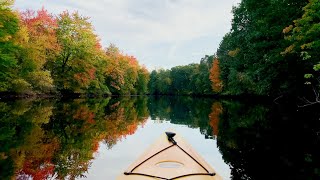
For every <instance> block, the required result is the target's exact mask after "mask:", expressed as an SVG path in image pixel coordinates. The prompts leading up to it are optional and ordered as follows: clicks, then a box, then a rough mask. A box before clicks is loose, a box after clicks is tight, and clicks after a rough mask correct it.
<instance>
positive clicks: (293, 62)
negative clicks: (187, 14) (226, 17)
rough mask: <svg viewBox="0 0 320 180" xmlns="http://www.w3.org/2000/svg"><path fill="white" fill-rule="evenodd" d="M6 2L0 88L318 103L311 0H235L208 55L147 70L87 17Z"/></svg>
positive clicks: (317, 44) (315, 15)
mask: <svg viewBox="0 0 320 180" xmlns="http://www.w3.org/2000/svg"><path fill="white" fill-rule="evenodd" d="M12 3H13V1H9V0H6V1H2V2H1V3H0V8H1V12H0V25H1V27H2V28H1V29H0V92H16V93H56V92H62V93H89V94H119V95H123V94H155V95H210V94H220V95H248V94H249V95H261V96H271V97H281V96H283V95H291V96H295V97H299V96H301V97H302V96H304V97H306V98H310V97H312V98H314V97H315V98H316V99H315V102H317V101H318V102H320V98H319V97H320V96H319V92H320V89H319V85H320V71H319V70H320V61H319V58H318V57H319V55H320V51H319V50H320V40H319V37H318V34H319V33H320V32H319V31H320V27H319V22H320V18H319V9H320V3H319V2H318V1H317V0H310V1H306V0H298V1H297V0H281V1H280V0H263V1H259V2H258V1H256V0H242V1H241V3H240V4H238V5H237V6H236V7H234V8H233V10H232V12H233V19H232V22H231V29H230V32H228V33H227V34H226V35H225V36H224V37H223V40H222V41H221V43H220V46H219V48H218V49H217V52H216V53H215V54H214V55H212V56H209V55H206V56H205V57H204V58H202V59H201V61H200V63H197V64H196V63H194V64H189V65H184V66H176V67H173V68H171V69H167V70H166V69H158V70H153V71H152V72H151V73H149V72H148V71H147V69H146V68H145V67H143V66H141V65H139V63H138V61H137V59H136V58H135V57H133V56H129V55H125V54H123V53H121V52H120V50H119V49H118V48H117V47H116V46H115V45H110V46H109V47H107V48H105V49H103V48H102V46H101V45H100V43H99V38H98V37H97V35H96V34H95V33H94V29H93V27H92V25H91V23H90V22H89V18H88V17H83V16H81V15H80V14H78V13H77V12H75V13H70V12H68V11H65V12H62V13H61V14H59V15H57V16H54V15H52V14H49V13H48V12H47V11H46V10H45V9H41V10H39V11H37V12H33V11H25V12H14V11H13V10H12V9H11V8H10V7H11V5H12ZM307 102H309V103H312V102H311V101H307Z"/></svg>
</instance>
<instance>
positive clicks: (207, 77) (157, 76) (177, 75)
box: [148, 55, 222, 95]
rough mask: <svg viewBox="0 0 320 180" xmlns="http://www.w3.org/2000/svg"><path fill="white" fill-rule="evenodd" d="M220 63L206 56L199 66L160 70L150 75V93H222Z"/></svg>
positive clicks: (194, 64)
mask: <svg viewBox="0 0 320 180" xmlns="http://www.w3.org/2000/svg"><path fill="white" fill-rule="evenodd" d="M218 63H219V61H218V60H217V59H216V57H215V56H213V55H211V56H209V55H206V56H205V57H203V58H202V59H201V61H200V63H199V64H197V63H193V64H189V65H185V66H176V67H173V68H171V69H158V70H153V71H152V72H151V73H150V82H149V86H148V88H149V93H150V94H154V95H212V94H217V93H219V92H220V91H221V85H222V82H221V81H220V79H219V76H220V74H219V73H220V72H219V69H217V67H219V66H218Z"/></svg>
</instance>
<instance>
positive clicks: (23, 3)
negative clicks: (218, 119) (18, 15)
mask: <svg viewBox="0 0 320 180" xmlns="http://www.w3.org/2000/svg"><path fill="white" fill-rule="evenodd" d="M238 3H240V0H157V1H156V0H90V1H89V0H16V1H15V5H14V9H18V10H20V11H23V10H26V9H32V10H38V9H40V8H42V7H45V9H47V10H48V11H49V12H50V13H53V14H59V13H61V12H62V11H64V10H68V11H71V12H72V11H78V12H79V13H80V14H81V15H83V16H87V17H90V21H91V23H92V24H93V26H94V27H95V31H96V34H97V35H98V36H99V38H100V39H101V43H102V46H103V47H107V46H109V44H110V43H113V44H115V45H116V46H117V47H119V48H120V50H121V51H122V52H123V53H124V54H128V55H133V56H135V57H136V58H137V59H138V61H139V63H140V64H141V65H145V66H146V67H147V68H148V69H149V70H153V69H159V68H165V69H168V68H171V67H174V66H179V65H187V64H190V63H199V62H200V60H201V58H202V57H204V56H205V55H213V54H214V53H215V52H216V50H217V48H218V47H219V43H220V42H221V40H222V38H223V36H224V35H225V34H226V33H227V32H229V30H230V28H231V20H232V13H231V10H232V7H233V6H236V5H237V4H238Z"/></svg>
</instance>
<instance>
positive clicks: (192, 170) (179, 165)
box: [117, 132, 222, 180]
mask: <svg viewBox="0 0 320 180" xmlns="http://www.w3.org/2000/svg"><path fill="white" fill-rule="evenodd" d="M136 179H139V180H150V179H165V180H174V179H183V180H187V179H188V180H217V179H222V178H221V177H220V176H219V175H218V174H216V172H215V171H214V170H213V168H212V167H211V166H210V165H209V164H208V163H207V162H206V161H205V160H204V159H203V158H202V157H201V156H200V155H199V154H198V153H197V152H196V151H195V150H193V148H192V147H191V146H190V145H189V144H187V142H186V141H184V140H183V139H182V137H181V136H179V135H176V133H173V132H166V134H163V135H161V136H160V138H159V139H158V140H157V141H156V142H155V143H154V144H153V145H152V146H151V147H150V148H149V149H148V150H147V151H146V152H145V153H144V154H143V155H142V156H141V157H140V158H139V159H137V160H136V161H135V162H134V163H133V164H131V165H130V166H129V168H128V169H127V170H126V171H125V172H124V173H123V174H122V175H120V176H119V177H118V179H117V180H136Z"/></svg>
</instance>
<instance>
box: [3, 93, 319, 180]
mask: <svg viewBox="0 0 320 180" xmlns="http://www.w3.org/2000/svg"><path fill="white" fill-rule="evenodd" d="M318 108H319V107H317V106H310V107H305V108H297V107H296V106H295V105H294V104H290V105H279V104H276V103H274V102H252V101H249V100H246V101H236V100H215V99H212V98H192V97H145V96H138V97H124V98H106V99H62V100H55V99H21V100H14V101H13V100H11V101H8V100H6V101H1V102H0V145H1V146H0V179H32V178H33V179H50V178H51V179H115V178H116V177H117V176H118V175H119V174H121V173H123V171H124V170H125V169H126V168H127V167H128V166H129V165H130V163H131V162H133V161H134V160H135V159H136V158H138V157H139V155H140V154H142V153H143V151H144V150H145V149H146V148H147V147H148V146H149V145H150V144H151V143H152V142H153V141H154V140H156V139H157V138H158V137H159V136H160V135H161V134H162V133H164V132H165V131H168V130H174V131H176V132H178V133H179V134H181V135H182V136H183V137H184V139H186V140H187V141H188V142H189V144H191V145H192V146H193V147H194V149H196V151H197V152H198V153H199V154H200V155H201V156H202V157H203V158H204V159H205V160H206V161H207V162H208V163H209V164H210V165H211V166H212V167H213V168H214V169H215V170H216V171H217V173H219V174H220V175H221V176H222V177H223V178H224V179H318V178H319V177H320V168H319V165H318V164H319V159H320V157H319V154H320V153H319V150H320V148H319V144H320V143H319V142H320V141H319V139H320V138H319V134H320V131H319V122H320V120H319V118H320V111H318Z"/></svg>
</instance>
